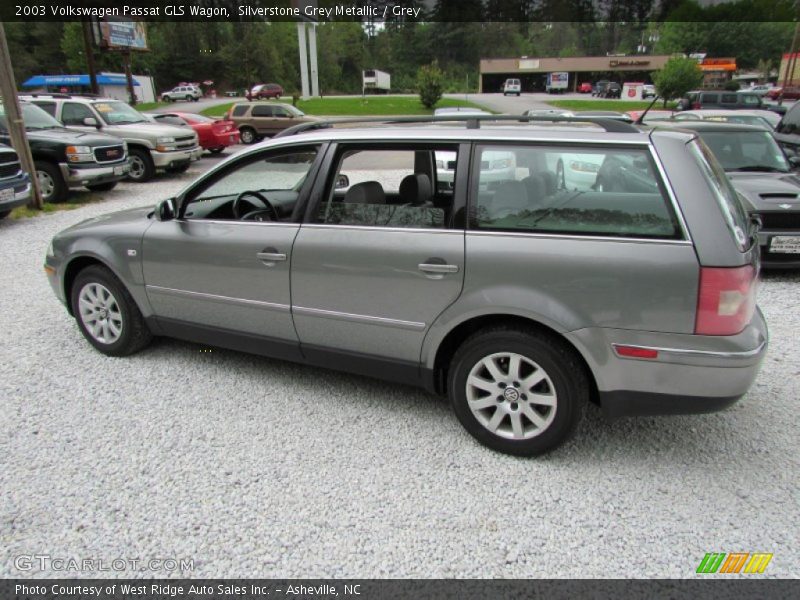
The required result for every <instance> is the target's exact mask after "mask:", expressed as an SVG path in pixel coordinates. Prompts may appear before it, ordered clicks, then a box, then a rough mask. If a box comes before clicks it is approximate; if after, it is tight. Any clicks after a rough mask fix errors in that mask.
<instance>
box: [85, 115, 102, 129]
mask: <svg viewBox="0 0 800 600" xmlns="http://www.w3.org/2000/svg"><path fill="white" fill-rule="evenodd" d="M83 124H84V125H86V126H87V127H97V128H98V129H100V123H98V122H97V119H95V118H94V117H84V119H83Z"/></svg>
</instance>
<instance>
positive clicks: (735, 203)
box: [688, 138, 749, 252]
mask: <svg viewBox="0 0 800 600" xmlns="http://www.w3.org/2000/svg"><path fill="white" fill-rule="evenodd" d="M688 147H689V152H691V154H692V155H693V156H694V157H695V159H696V160H697V162H698V164H699V165H700V168H701V169H702V171H703V173H704V174H705V175H706V180H707V181H708V183H709V185H710V186H711V190H712V191H713V192H714V197H715V198H716V199H717V203H718V204H719V207H720V209H721V210H722V214H723V215H724V216H725V222H726V223H727V225H728V229H729V230H730V232H731V234H732V235H733V237H734V239H735V240H736V243H737V245H738V246H739V250H741V251H742V252H744V251H746V250H747V249H748V248H749V244H748V240H749V236H748V226H749V220H748V217H747V211H746V210H745V208H744V206H742V202H741V200H740V199H739V195H738V194H737V193H736V190H734V189H733V186H732V185H731V182H730V180H729V179H728V177H727V175H725V170H724V169H723V168H722V165H720V164H719V162H717V159H716V158H715V157H714V154H713V153H712V152H711V150H709V149H708V146H706V145H705V143H703V141H702V140H701V139H700V138H696V139H694V140H692V141H691V142H689V144H688Z"/></svg>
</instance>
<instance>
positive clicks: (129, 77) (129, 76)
mask: <svg viewBox="0 0 800 600" xmlns="http://www.w3.org/2000/svg"><path fill="white" fill-rule="evenodd" d="M122 64H124V65H125V81H126V82H127V85H128V98H129V99H130V100H129V104H130V105H131V106H136V92H135V91H134V90H133V73H132V72H131V49H130V48H125V50H123V51H122Z"/></svg>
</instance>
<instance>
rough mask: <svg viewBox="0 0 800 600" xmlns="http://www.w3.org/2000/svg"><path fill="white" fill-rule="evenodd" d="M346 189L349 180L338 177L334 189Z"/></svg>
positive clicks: (348, 185) (341, 176)
mask: <svg viewBox="0 0 800 600" xmlns="http://www.w3.org/2000/svg"><path fill="white" fill-rule="evenodd" d="M346 187H350V178H349V177H348V176H347V175H339V176H338V177H337V178H336V188H335V189H337V190H343V189H344V188H346Z"/></svg>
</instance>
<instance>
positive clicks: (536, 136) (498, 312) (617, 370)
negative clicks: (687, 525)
mask: <svg viewBox="0 0 800 600" xmlns="http://www.w3.org/2000/svg"><path fill="white" fill-rule="evenodd" d="M516 118H518V117H515V119H516ZM477 120H478V119H475V121H477ZM473 125H474V123H473ZM308 128H309V129H311V128H320V129H321V126H320V125H312V126H308ZM498 156H500V157H502V160H503V161H504V165H503V166H504V170H503V172H506V173H507V174H508V175H507V177H506V178H505V179H502V180H499V179H498V178H497V177H496V173H497V172H498V169H497V165H493V164H492V161H494V160H497V157H498ZM559 165H561V168H559ZM564 166H568V167H569V169H571V170H573V171H583V172H586V173H587V174H590V175H591V177H587V178H582V179H581V180H580V182H578V183H575V182H574V181H573V182H571V183H570V184H569V185H568V184H567V183H566V182H565V181H564V178H563V177H559V176H558V175H557V173H562V174H563V172H564ZM445 169H446V170H447V171H448V173H447V177H448V178H450V180H451V181H452V185H447V186H440V185H437V178H438V177H439V173H440V171H442V170H445ZM489 174H491V177H490V176H489ZM755 240H756V236H755V232H754V231H753V230H752V229H751V224H750V223H749V222H748V220H747V218H746V215H745V212H744V210H743V209H742V206H741V205H740V204H739V200H738V198H737V196H736V194H735V192H734V191H733V189H732V188H731V186H730V183H729V182H728V180H727V179H726V177H725V174H724V172H723V170H722V169H721V168H720V167H719V165H718V164H717V162H716V161H715V159H714V157H713V156H712V155H711V154H710V153H709V151H708V150H707V148H706V147H705V146H704V145H703V143H702V142H701V141H700V140H699V139H697V136H696V135H694V134H691V133H688V132H680V131H659V130H655V131H653V132H652V133H643V132H641V131H639V130H638V129H636V128H635V127H633V126H630V125H626V124H622V123H612V122H609V121H603V120H596V121H595V122H594V123H593V124H589V125H587V124H583V125H578V124H575V123H569V124H567V125H563V124H561V125H552V124H551V125H550V126H548V127H543V126H541V125H535V126H531V125H527V126H526V125H520V124H514V125H513V126H511V127H506V126H503V124H502V123H500V124H493V125H491V126H484V127H483V128H474V127H473V128H463V127H461V126H455V125H453V124H445V125H444V126H443V125H442V124H438V125H433V126H422V125H416V126H413V127H407V126H406V127H397V126H393V127H385V128H381V129H375V128H351V129H346V128H341V127H339V128H335V129H333V128H328V129H321V130H318V131H306V132H297V133H295V134H294V135H285V136H282V137H280V138H276V139H273V140H271V141H269V142H267V143H264V144H261V145H259V146H257V147H254V148H252V149H250V150H249V151H247V152H245V153H241V154H237V155H235V156H233V157H231V158H230V159H228V160H227V161H225V162H224V163H222V164H220V165H219V166H218V167H217V168H214V169H212V170H211V171H209V172H208V173H206V174H205V175H203V176H202V177H200V178H199V179H198V180H197V181H196V182H194V183H193V184H191V185H190V186H189V187H187V188H186V189H185V190H184V191H183V192H182V193H181V194H179V195H178V196H177V197H175V198H170V199H167V200H164V201H162V202H161V203H159V204H158V205H157V206H156V208H155V209H152V208H149V209H148V208H141V209H135V210H127V211H123V212H119V213H114V214H110V215H106V216H103V217H100V218H95V219H89V220H88V221H84V222H83V223H80V224H78V225H76V226H74V227H71V228H69V229H67V230H65V231H63V232H61V233H59V234H58V235H56V236H55V238H54V239H53V242H52V245H51V247H50V248H49V250H48V253H47V259H46V270H47V273H48V275H49V278H50V282H51V284H52V287H53V290H54V291H55V293H56V295H57V296H58V298H59V299H60V300H61V301H62V302H63V303H64V304H65V305H66V307H67V310H68V311H69V313H70V314H71V315H72V316H74V317H75V319H76V321H77V323H78V326H79V327H80V329H81V331H82V332H83V335H84V336H85V337H86V339H87V340H88V341H89V342H90V343H91V344H92V345H93V346H94V347H95V348H97V349H98V350H100V351H101V352H103V353H105V354H108V355H112V356H120V355H126V354H131V353H133V352H136V351H137V350H140V349H141V348H143V347H144V346H145V345H146V344H147V343H148V342H149V341H150V339H151V337H152V336H154V335H161V336H172V337H177V338H183V339H186V340H194V341H197V342H201V343H207V344H213V345H217V346H222V347H227V348H234V349H240V350H245V351H249V352H255V353H259V354H263V355H267V356H272V357H278V358H283V359H288V360H293V361H299V362H303V363H307V364H308V365H310V366H309V368H316V367H333V368H340V369H343V370H348V371H353V372H358V373H364V374H368V375H374V376H379V377H385V378H389V379H392V380H399V381H403V382H409V383H413V384H417V385H421V386H424V387H425V388H426V389H428V390H431V391H432V392H435V393H438V394H447V395H449V397H450V400H451V402H452V405H453V409H454V411H455V413H456V416H457V417H458V419H459V420H460V421H461V423H462V424H463V425H464V427H465V428H466V429H467V430H468V431H469V433H471V434H472V435H473V436H474V437H475V438H477V439H478V440H479V441H480V442H482V443H483V444H485V445H487V446H489V447H492V448H495V449H498V450H501V451H504V452H508V453H512V454H521V455H533V454H539V453H541V452H544V451H546V450H549V449H551V448H553V447H555V446H556V445H558V444H559V443H561V442H562V441H563V440H564V439H565V438H567V436H568V435H569V434H570V433H571V432H572V431H573V430H574V428H575V425H576V423H577V421H578V419H579V416H580V415H581V413H582V409H583V405H585V404H586V403H587V402H589V401H594V402H597V403H599V404H600V406H601V407H602V408H603V410H604V411H605V412H606V414H608V415H610V416H618V415H629V414H658V413H676V412H705V411H713V410H718V409H721V408H723V407H726V406H728V405H729V404H731V403H732V402H734V401H735V400H736V399H737V398H739V397H741V396H742V395H743V394H744V393H745V392H746V391H747V389H748V388H749V387H750V385H751V383H752V382H753V379H754V378H755V376H756V373H757V372H758V368H759V365H760V362H761V360H762V358H763V355H764V353H765V351H766V345H767V328H766V325H765V322H764V320H763V318H762V316H761V313H760V312H759V311H758V310H757V308H756V306H755V293H756V282H757V268H758V245H757V242H755Z"/></svg>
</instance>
